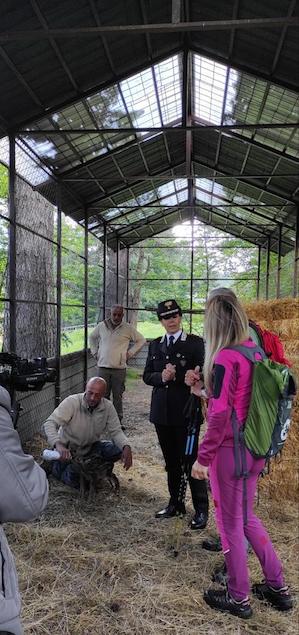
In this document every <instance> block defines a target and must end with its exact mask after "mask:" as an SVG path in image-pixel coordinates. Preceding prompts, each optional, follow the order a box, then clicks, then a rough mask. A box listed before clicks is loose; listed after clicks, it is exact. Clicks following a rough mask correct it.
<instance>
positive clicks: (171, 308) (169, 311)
mask: <svg viewBox="0 0 299 635" xmlns="http://www.w3.org/2000/svg"><path fill="white" fill-rule="evenodd" d="M177 313H178V314H179V315H182V309H181V307H180V306H179V305H178V303H177V301H176V300H163V302H159V304H158V307H157V316H158V318H159V320H162V318H164V317H165V316H168V315H175V314H177Z"/></svg>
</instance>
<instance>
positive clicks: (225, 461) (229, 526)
mask: <svg viewBox="0 0 299 635" xmlns="http://www.w3.org/2000/svg"><path fill="white" fill-rule="evenodd" d="M246 459H247V467H248V472H249V477H248V479H247V482H246V485H247V524H246V525H245V524H244V515H243V511H244V507H243V483H242V479H237V478H236V477H235V461H234V452H233V448H232V447H223V446H222V447H221V448H219V450H218V452H217V454H216V457H215V459H214V461H213V463H212V465H211V467H210V481H211V489H212V494H213V498H214V502H215V517H216V523H217V527H218V531H219V533H220V537H221V543H222V548H223V551H224V553H225V561H226V566H227V571H228V590H229V592H230V594H231V595H232V597H234V598H235V599H237V600H241V599H243V598H245V597H246V596H247V595H248V593H249V590H250V584H249V575H248V567H247V553H246V546H245V540H244V537H245V538H247V540H248V542H249V543H250V545H251V546H252V548H253V550H254V552H255V554H256V555H257V557H258V559H259V561H260V563H261V566H262V569H263V573H264V577H265V580H266V581H267V582H268V583H269V584H271V586H274V587H282V586H284V578H283V574H282V566H281V562H280V561H279V559H278V557H277V555H276V553H275V550H274V547H273V545H272V543H271V541H270V538H269V535H268V533H267V531H266V529H265V528H264V526H263V524H262V523H261V521H260V520H259V518H257V516H255V514H254V511H253V507H254V497H255V493H256V487H257V479H258V475H259V474H260V472H261V471H262V469H263V467H264V459H258V460H257V459H254V458H253V457H252V456H251V454H250V453H249V452H248V450H246Z"/></svg>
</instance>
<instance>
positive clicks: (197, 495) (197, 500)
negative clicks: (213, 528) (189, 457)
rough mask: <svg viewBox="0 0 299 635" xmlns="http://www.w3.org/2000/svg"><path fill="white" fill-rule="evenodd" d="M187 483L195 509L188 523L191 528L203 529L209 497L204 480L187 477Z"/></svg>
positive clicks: (206, 518) (207, 512)
mask: <svg viewBox="0 0 299 635" xmlns="http://www.w3.org/2000/svg"><path fill="white" fill-rule="evenodd" d="M189 485H190V490H191V496H192V503H193V507H194V509H195V514H194V517H193V519H192V521H191V523H190V527H191V529H204V528H205V527H206V525H207V522H208V514H209V499H208V492H207V483H206V481H199V480H198V479H195V478H192V476H191V477H190V479H189Z"/></svg>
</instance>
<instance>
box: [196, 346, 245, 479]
mask: <svg viewBox="0 0 299 635" xmlns="http://www.w3.org/2000/svg"><path fill="white" fill-rule="evenodd" d="M242 345H243V346H248V347H254V346H256V344H255V343H254V342H253V341H252V340H246V341H245V342H242ZM252 370H253V368H252V364H251V362H250V361H249V360H248V359H246V358H245V357H244V356H243V355H242V354H241V353H239V352H238V351H233V350H229V349H222V350H221V351H219V353H217V355H216V357H215V366H214V382H213V384H214V385H213V395H212V397H210V399H209V405H208V414H207V420H208V426H207V431H206V434H205V436H204V438H203V441H202V443H201V444H200V446H199V448H198V461H199V463H200V464H201V465H204V466H206V467H208V466H209V465H210V464H211V463H212V461H213V459H214V457H215V454H216V452H217V450H218V448H219V447H220V446H229V447H233V445H234V442H233V428H232V424H231V416H232V411H233V409H234V410H235V412H236V414H237V419H238V421H239V422H240V424H241V423H243V422H244V421H245V420H246V417H247V413H248V408H249V403H250V396H251V386H252Z"/></svg>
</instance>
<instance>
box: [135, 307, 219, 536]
mask: <svg viewBox="0 0 299 635" xmlns="http://www.w3.org/2000/svg"><path fill="white" fill-rule="evenodd" d="M157 315H158V318H159V320H160V322H161V324H162V325H163V327H164V329H165V331H166V334H165V335H164V336H163V337H162V338H161V339H160V338H157V339H156V340H153V341H152V342H151V344H150V347H149V352H148V357H147V361H146V366H145V369H144V374H143V380H144V382H145V383H146V384H149V385H150V386H153V393H152V401H151V412H150V421H151V422H152V423H154V425H155V428H156V432H157V436H158V439H159V443H160V446H161V449H162V452H163V456H164V459H165V465H166V471H167V479H168V489H169V494H170V500H169V503H168V505H167V506H166V507H165V509H162V510H161V511H159V512H157V513H156V518H161V519H162V518H171V517H172V516H175V515H176V514H177V512H179V513H183V514H184V513H185V505H184V502H183V501H181V500H180V499H179V498H180V497H179V492H180V484H181V478H182V463H183V461H184V454H185V448H186V440H187V427H188V421H187V419H186V417H185V414H184V410H185V407H186V404H187V402H188V400H189V396H190V392H189V389H188V388H187V386H186V384H185V374H186V371H187V370H189V369H191V368H195V367H196V366H199V367H200V368H202V366H203V362H204V344H203V340H202V338H201V337H198V336H197V335H187V334H186V333H185V332H184V331H183V330H182V327H181V321H182V311H181V308H180V306H179V305H178V304H177V302H176V300H165V301H164V302H160V303H159V304H158V308H157ZM201 422H202V419H201V421H199V422H198V423H199V424H200V423H201ZM198 432H199V425H198V430H197V434H196V438H195V443H194V447H193V452H192V457H193V456H194V457H195V458H196V455H197V444H198ZM192 457H191V458H190V461H191V464H192V462H193V461H192ZM190 471H191V465H190ZM188 480H189V484H190V489H191V495H192V501H193V506H194V509H195V515H194V518H193V519H192V521H191V529H204V527H205V526H206V524H207V521H208V495H207V486H206V481H198V480H195V479H193V478H192V477H191V476H189V478H188Z"/></svg>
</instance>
